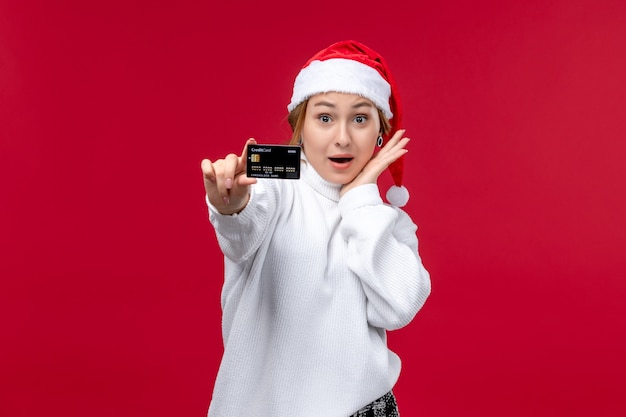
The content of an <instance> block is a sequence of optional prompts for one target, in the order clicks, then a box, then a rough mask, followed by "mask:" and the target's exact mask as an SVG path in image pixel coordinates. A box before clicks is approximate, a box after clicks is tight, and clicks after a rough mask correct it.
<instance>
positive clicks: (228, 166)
mask: <svg viewBox="0 0 626 417" xmlns="http://www.w3.org/2000/svg"><path fill="white" fill-rule="evenodd" d="M288 110H289V111H290V114H289V122H290V124H291V126H292V129H293V137H292V139H291V141H292V143H298V144H301V146H302V161H301V178H300V179H299V180H276V179H258V180H257V179H254V178H248V177H247V176H246V175H245V172H246V163H247V153H246V146H244V148H243V151H242V153H241V154H240V155H235V154H230V155H227V156H226V157H225V158H224V159H220V160H217V161H209V160H207V159H205V160H203V161H202V171H203V175H204V185H205V189H206V196H207V204H208V208H209V218H210V221H211V223H212V224H213V226H214V228H215V232H216V234H217V237H218V241H219V245H220V248H221V250H222V251H223V253H224V268H225V277H224V278H225V279H224V285H223V289H222V311H223V318H222V323H223V331H222V336H223V341H224V355H223V358H222V361H221V365H220V369H219V372H218V375H217V379H216V382H215V388H214V392H213V397H212V400H211V405H210V407H209V416H210V417H243V416H251V417H293V416H298V417H307V416H311V417H319V416H325V417H335V416H336V417H349V416H351V415H354V416H374V415H375V416H397V415H398V411H397V407H396V403H395V398H394V396H393V393H392V388H393V386H394V384H395V383H396V381H397V380H398V377H399V374H400V359H399V358H398V356H397V355H396V354H395V353H394V352H392V351H391V350H389V348H388V346H387V336H386V331H387V330H394V329H398V328H401V327H403V326H405V325H407V324H408V323H409V322H410V321H411V320H412V319H413V317H414V316H415V315H416V314H417V312H418V311H419V310H420V308H421V307H422V305H423V304H424V302H425V301H426V298H427V297H428V295H429V294H430V277H429V274H428V272H427V271H426V269H425V268H424V266H423V265H422V261H421V259H420V256H419V252H418V240H417V236H416V230H417V227H416V226H415V224H414V223H413V221H412V220H411V219H410V217H409V216H408V215H407V214H406V213H405V212H404V211H403V210H402V209H400V208H399V207H397V206H401V205H403V203H405V202H406V201H399V200H398V198H397V196H394V195H390V194H388V198H387V199H388V200H389V201H391V202H392V203H393V204H387V203H384V202H383V200H382V199H381V197H380V193H379V189H378V186H377V179H378V177H379V175H380V174H381V173H383V172H384V171H385V170H386V169H388V168H389V169H390V171H391V172H392V175H393V177H394V180H395V182H396V184H397V185H398V186H399V185H401V173H402V164H401V163H402V160H403V157H404V154H405V153H406V152H407V150H406V149H405V146H406V145H407V143H408V142H409V139H408V138H406V137H404V133H405V132H404V130H402V129H400V127H401V126H400V121H401V107H400V102H399V98H398V94H397V90H396V86H395V82H394V80H393V78H392V77H391V74H390V73H389V70H388V68H387V65H386V63H385V61H384V59H383V58H382V57H381V56H380V55H379V54H377V53H376V52H375V51H373V50H372V49H370V48H368V47H367V46H365V45H363V44H361V43H359V42H356V41H342V42H338V43H335V44H333V45H331V46H329V47H328V48H325V49H324V50H322V51H320V52H318V53H317V54H315V55H314V56H313V57H312V58H311V59H310V60H309V61H308V62H307V63H306V65H305V66H304V67H303V69H302V70H301V71H300V73H299V74H298V76H297V78H296V81H295V84H294V91H293V96H292V99H291V102H290V104H289V105H288ZM254 143H256V142H255V140H254V139H249V140H248V141H247V142H246V145H247V144H254ZM394 188H395V192H396V193H397V192H398V190H404V191H405V189H403V187H394ZM400 194H401V197H403V198H404V200H406V198H407V197H408V196H407V194H406V192H405V193H404V194H403V195H402V192H400ZM400 200H402V198H400ZM394 204H395V205H394Z"/></svg>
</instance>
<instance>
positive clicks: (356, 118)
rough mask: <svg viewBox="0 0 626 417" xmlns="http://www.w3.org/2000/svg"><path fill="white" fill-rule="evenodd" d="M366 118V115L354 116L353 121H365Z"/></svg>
mask: <svg viewBox="0 0 626 417" xmlns="http://www.w3.org/2000/svg"><path fill="white" fill-rule="evenodd" d="M366 120H367V117H365V116H357V117H355V118H354V121H355V122H357V123H365V121H366Z"/></svg>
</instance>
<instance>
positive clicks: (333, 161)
mask: <svg viewBox="0 0 626 417" xmlns="http://www.w3.org/2000/svg"><path fill="white" fill-rule="evenodd" d="M353 159H354V157H352V156H343V155H342V156H331V157H329V158H328V160H329V161H330V165H331V166H332V167H333V168H335V169H348V168H349V167H350V165H351V164H352V160H353Z"/></svg>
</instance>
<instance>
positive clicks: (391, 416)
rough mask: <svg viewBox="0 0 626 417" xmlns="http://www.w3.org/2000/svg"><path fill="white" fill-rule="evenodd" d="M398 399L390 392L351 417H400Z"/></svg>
mask: <svg viewBox="0 0 626 417" xmlns="http://www.w3.org/2000/svg"><path fill="white" fill-rule="evenodd" d="M399 416H400V414H399V413H398V405H397V404H396V397H394V395H393V393H392V392H391V391H389V392H388V393H387V394H385V395H383V396H382V397H380V398H379V399H377V400H376V401H373V402H371V403H369V404H368V405H366V406H365V407H363V408H361V409H360V410H359V411H357V412H356V413H354V414H352V415H351V416H350V417H399Z"/></svg>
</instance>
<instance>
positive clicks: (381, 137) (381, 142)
mask: <svg viewBox="0 0 626 417" xmlns="http://www.w3.org/2000/svg"><path fill="white" fill-rule="evenodd" d="M376 145H377V146H378V147H379V148H380V147H381V146H383V136H382V135H379V136H378V139H376Z"/></svg>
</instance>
